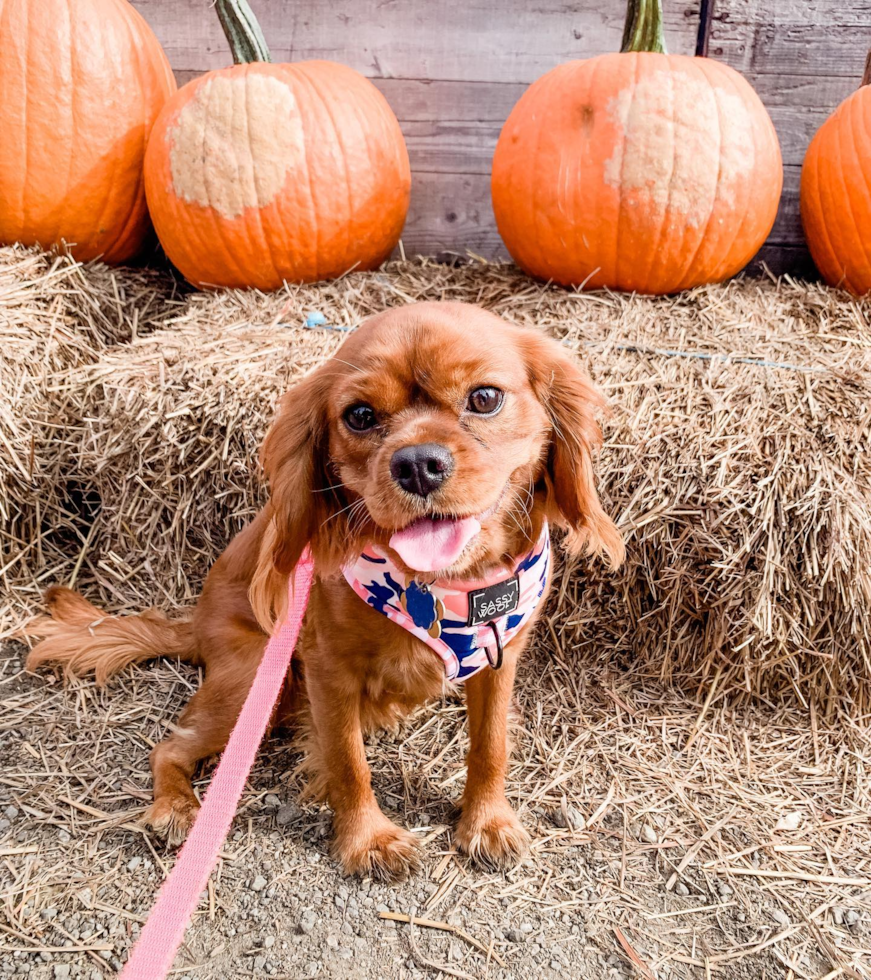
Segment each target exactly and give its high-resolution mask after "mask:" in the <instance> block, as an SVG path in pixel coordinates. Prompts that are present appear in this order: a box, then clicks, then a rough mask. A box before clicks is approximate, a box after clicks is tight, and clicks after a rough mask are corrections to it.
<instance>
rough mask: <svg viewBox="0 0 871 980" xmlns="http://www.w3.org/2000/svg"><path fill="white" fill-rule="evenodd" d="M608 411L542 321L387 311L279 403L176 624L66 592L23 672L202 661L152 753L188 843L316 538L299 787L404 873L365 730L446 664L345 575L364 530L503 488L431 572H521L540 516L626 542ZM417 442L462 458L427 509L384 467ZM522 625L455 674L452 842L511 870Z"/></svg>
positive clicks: (518, 835)
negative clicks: (507, 783) (527, 326)
mask: <svg viewBox="0 0 871 980" xmlns="http://www.w3.org/2000/svg"><path fill="white" fill-rule="evenodd" d="M484 384H488V385H495V386H497V387H500V388H502V389H504V391H505V392H506V399H505V404H504V407H503V409H502V411H501V412H499V413H498V414H497V415H495V416H493V417H488V418H482V417H480V416H470V415H469V414H468V413H465V412H464V411H463V407H464V404H465V400H466V398H467V396H468V393H469V391H470V390H471V389H473V388H475V387H477V386H480V385H484ZM358 401H367V402H369V403H371V404H372V405H373V406H374V407H375V408H376V409H377V410H378V412H379V417H380V418H381V420H382V424H381V426H380V427H379V430H378V431H377V432H372V433H369V434H360V433H353V432H351V431H350V430H349V429H348V428H347V426H346V425H345V424H344V422H343V421H342V414H343V412H344V410H345V409H346V408H347V407H348V406H349V405H351V404H353V403H355V402H358ZM602 407H603V402H602V399H601V397H600V396H599V394H598V393H597V392H596V391H595V389H594V388H593V387H592V385H591V384H590V382H589V380H588V379H587V378H586V376H585V375H584V374H583V373H582V372H581V371H580V369H579V368H578V367H577V365H576V364H575V363H574V361H573V360H572V359H571V357H570V356H569V355H568V354H567V353H566V352H565V351H564V350H563V349H562V348H561V346H560V345H559V344H557V343H556V342H555V341H553V340H550V339H548V338H546V337H544V336H543V335H540V334H538V333H537V332H535V331H533V330H520V329H519V328H516V327H513V326H510V325H508V324H507V323H505V322H504V321H502V320H500V319H499V318H498V317H495V316H493V315H492V314H490V313H486V312H484V311H483V310H480V309H478V308H477V307H473V306H467V305H465V304H459V303H441V304H439V303H422V304H417V305H412V306H407V307H403V308H399V309H395V310H391V311H389V312H386V313H382V314H380V315H379V316H376V317H374V318H373V319H372V320H370V321H368V323H366V324H365V325H364V326H362V327H361V328H360V329H359V330H358V331H357V332H356V333H354V334H353V335H352V336H351V337H350V339H349V340H348V341H347V342H346V343H345V344H344V345H343V347H342V348H341V350H340V351H339V353H338V354H337V355H336V357H334V358H332V359H331V360H329V361H327V362H326V363H325V364H323V365H322V366H321V367H319V368H318V369H317V370H315V371H314V372H312V373H311V374H309V375H308V376H307V377H306V378H305V379H303V381H301V382H300V383H299V384H298V385H296V386H295V387H294V388H293V389H292V390H291V391H290V392H288V394H287V395H286V396H285V397H284V400H283V404H282V411H281V413H280V415H279V417H278V419H277V420H276V422H275V424H274V425H273V427H272V429H271V431H270V433H269V435H268V437H267V439H266V442H265V444H264V448H263V463H264V468H265V470H266V473H267V476H268V478H269V483H270V488H271V498H270V502H269V504H268V505H267V507H266V508H265V509H264V510H263V511H262V512H261V513H260V514H259V515H258V516H257V518H256V519H255V520H254V521H253V522H252V524H251V525H250V526H249V527H248V528H246V529H245V530H244V531H243V532H242V533H241V534H239V535H238V536H237V537H236V538H235V539H234V540H233V542H232V543H231V544H230V546H229V548H227V550H226V551H225V552H224V554H223V555H222V556H221V557H220V558H219V559H218V561H217V562H216V563H215V566H214V568H213V569H212V571H211V572H210V574H209V577H208V579H207V581H206V585H205V587H204V589H203V594H202V596H201V597H200V600H199V603H198V605H197V607H196V609H195V611H194V613H193V617H192V618H191V619H190V620H189V621H184V622H179V623H175V624H172V623H169V622H168V621H167V620H165V619H163V618H161V617H159V616H158V614H155V613H146V614H143V615H142V616H133V617H126V618H116V617H104V616H102V614H101V613H100V612H99V610H97V609H96V608H95V607H93V606H91V605H90V604H89V603H87V602H86V601H85V600H84V599H82V598H81V597H79V596H76V595H75V594H74V593H71V592H69V591H68V590H64V589H57V590H54V591H53V592H52V594H51V596H50V599H51V602H50V605H51V613H52V617H53V618H49V617H42V618H40V619H39V620H38V621H37V622H35V623H34V624H33V625H32V627H31V628H30V630H29V633H30V635H32V636H36V637H43V638H44V639H43V642H42V643H40V644H39V645H38V646H37V647H36V648H35V650H34V651H33V653H32V654H31V657H30V659H29V661H28V665H29V666H30V667H33V666H36V665H38V664H42V663H46V662H49V661H52V662H56V663H59V664H63V665H64V666H65V668H66V669H67V670H68V671H69V672H71V673H82V672H84V671H86V670H92V669H93V670H94V671H95V672H96V674H97V678H98V680H100V681H102V680H103V679H105V677H106V676H108V675H109V674H111V673H114V672H116V671H117V670H119V669H120V668H121V667H122V666H124V665H126V664H128V663H131V662H133V661H138V660H142V659H145V658H146V657H149V656H158V655H161V654H170V655H173V656H177V657H181V658H182V659H187V660H192V661H194V662H197V663H200V664H202V665H203V666H204V667H205V681H204V683H203V686H202V687H201V688H200V690H199V691H198V692H197V693H196V694H195V695H194V697H193V698H192V699H191V701H190V703H189V704H188V705H187V707H186V708H185V710H184V712H183V713H182V716H181V718H180V721H179V726H180V730H179V731H177V732H176V733H175V734H173V735H172V736H171V737H170V738H169V739H167V740H166V741H165V742H162V743H161V744H160V745H158V746H157V747H156V748H155V749H154V751H153V753H152V756H151V765H152V771H153V774H154V803H153V804H152V806H151V808H150V810H149V812H148V815H147V819H148V821H149V822H150V823H151V825H152V826H153V827H154V828H155V829H156V830H158V831H161V832H163V833H165V834H166V835H167V836H168V837H169V838H170V839H172V840H180V839H181V838H182V837H183V836H184V834H185V833H186V831H187V829H188V827H189V826H190V824H191V822H192V820H193V818H194V816H195V814H196V809H197V801H196V799H195V797H194V794H193V791H192V789H191V784H190V780H191V777H192V775H193V773H194V770H195V768H196V766H197V763H198V762H199V761H200V760H201V759H204V758H206V757H208V756H211V755H214V754H215V753H217V752H220V751H221V750H222V748H223V747H224V745H225V743H226V740H227V737H228V735H229V732H230V730H231V728H232V725H233V723H234V721H235V718H236V716H237V715H238V712H239V709H240V707H241V704H242V702H243V700H244V697H245V694H246V693H247V690H248V687H249V685H250V681H251V678H252V676H253V674H254V672H255V670H256V669H257V665H258V663H259V661H260V658H261V655H262V652H263V649H264V646H265V644H266V637H267V632H268V630H269V629H270V628H271V627H272V625H273V623H274V621H275V619H276V618H278V617H280V616H281V614H282V611H283V608H284V601H285V599H284V597H285V595H286V588H287V577H288V574H289V572H290V570H291V569H292V568H293V566H294V564H295V563H296V561H297V560H298V558H299V556H300V554H301V552H302V550H303V549H304V547H305V546H306V544H310V545H311V547H312V551H313V553H314V555H315V560H316V568H317V577H316V580H315V583H314V586H313V589H312V594H311V600H310V603H309V609H308V613H307V615H306V619H305V623H304V626H303V631H302V636H301V640H300V643H299V646H298V649H297V653H296V656H295V659H294V665H293V671H292V677H291V679H290V683H289V685H288V690H287V692H286V696H285V699H284V702H283V710H286V711H290V712H293V713H294V714H295V716H296V717H297V719H298V720H300V721H301V722H302V723H303V725H304V727H305V729H306V730H307V732H308V736H307V738H308V754H309V762H310V766H311V770H312V774H313V779H312V783H311V789H312V791H313V792H314V793H315V794H317V795H318V796H321V797H323V798H325V799H326V800H328V801H329V803H330V805H331V806H332V808H333V811H334V814H335V819H334V829H335V845H334V852H335V854H336V857H337V858H338V860H339V861H340V862H341V864H342V866H343V867H344V869H345V870H346V871H347V872H375V873H380V874H382V875H386V876H397V875H402V874H404V873H405V872H407V871H408V869H409V868H410V867H412V866H414V865H415V863H416V860H417V847H416V844H415V841H414V839H413V837H412V835H411V834H410V833H408V831H406V830H404V829H402V828H401V827H399V826H397V825H396V824H394V823H392V822H391V821H390V820H389V819H388V818H387V817H386V816H385V815H384V814H383V813H382V812H381V810H380V808H379V806H378V803H377V802H376V799H375V795H374V793H373V791H372V787H371V780H370V773H369V768H368V766H367V763H366V755H365V751H364V743H363V738H364V734H365V733H366V732H368V731H370V730H373V729H377V728H381V727H384V726H385V725H388V724H390V723H392V722H394V721H395V720H396V719H397V718H398V717H400V716H401V715H403V714H404V713H406V712H407V711H409V710H411V709H412V708H414V707H415V706H416V705H418V704H420V703H421V702H422V701H425V700H427V699H430V698H434V697H438V696H439V695H440V694H442V692H443V690H444V685H445V679H444V672H443V667H442V665H441V662H440V660H439V659H438V657H436V655H435V654H434V653H433V652H432V651H431V650H430V649H429V648H428V647H426V646H425V645H423V644H422V643H420V642H419V641H418V640H416V639H415V638H414V637H413V636H412V635H411V634H409V633H407V632H405V631H404V630H402V629H401V628H400V627H398V626H396V625H395V624H393V623H391V622H390V621H389V620H387V619H386V618H385V617H383V616H381V615H380V614H379V613H377V612H376V611H375V610H373V609H372V608H370V607H369V606H367V605H366V604H365V603H363V602H361V601H360V599H359V598H358V597H357V596H356V595H355V594H354V592H353V591H352V590H351V589H350V587H349V586H348V585H347V584H346V583H345V581H344V579H343V578H342V577H341V575H340V574H338V571H339V569H340V567H341V564H342V562H343V561H344V560H346V559H347V558H348V557H350V556H351V555H353V554H355V553H359V551H360V549H361V548H362V547H364V546H365V545H366V544H368V543H378V544H380V545H383V546H386V545H387V542H388V540H389V538H390V534H391V532H392V531H393V530H395V529H397V528H401V527H404V526H405V525H406V524H408V523H409V522H410V521H412V520H413V519H415V518H416V517H418V516H420V515H421V514H423V513H425V512H427V511H428V510H430V509H431V510H433V511H437V512H440V513H448V514H458V515H461V516H466V515H471V514H478V513H482V512H484V511H486V510H487V508H488V507H490V506H491V505H493V504H494V503H495V502H496V501H497V500H501V502H500V503H499V506H498V507H497V508H496V510H495V512H494V513H493V516H492V517H490V518H488V519H487V520H485V521H484V523H483V529H482V531H481V533H480V534H479V535H478V536H477V537H476V538H475V539H473V541H472V542H471V543H470V544H469V546H468V547H467V549H466V550H465V552H464V553H463V554H462V555H461V557H460V559H459V560H458V562H457V563H456V564H455V565H454V566H452V567H451V568H450V569H446V570H444V572H443V573H442V577H447V578H451V577H453V578H461V579H469V578H483V577H485V576H487V575H488V574H492V573H493V571H494V569H497V568H501V567H505V566H513V563H514V561H515V560H516V559H517V558H518V557H519V556H521V555H522V554H524V553H525V552H526V551H527V550H528V549H529V547H530V544H531V542H532V541H535V540H536V538H537V536H538V534H539V532H540V529H541V527H542V523H543V521H544V519H545V518H547V519H549V520H550V521H552V522H553V523H555V524H557V525H560V526H562V527H564V528H565V529H566V530H567V532H568V533H567V535H566V538H565V542H566V545H567V547H568V548H569V549H570V550H571V551H573V552H579V551H582V550H586V551H587V552H588V553H592V554H605V555H606V556H607V557H608V558H609V559H610V561H611V563H612V564H617V563H619V562H620V561H621V560H622V556H623V545H622V542H621V539H620V536H619V534H618V532H617V529H616V528H615V526H614V524H613V522H612V521H611V520H610V519H609V518H608V517H607V516H606V514H605V513H604V511H603V510H602V507H601V505H600V503H599V500H598V497H597V496H596V492H595V486H594V480H593V470H592V457H591V454H592V451H593V450H594V448H595V447H596V446H597V445H598V444H599V442H600V439H601V436H600V431H599V426H598V423H597V422H596V418H595V414H596V412H597V411H598V410H599V409H601V408H602ZM426 441H437V442H439V443H441V444H443V445H445V446H447V447H448V448H449V449H450V450H451V452H452V453H453V456H454V459H455V468H454V471H453V473H452V474H451V476H450V478H449V479H448V480H447V481H446V482H445V484H444V485H443V486H442V487H441V488H440V489H439V490H438V491H437V492H436V493H434V494H433V495H432V496H431V497H430V498H427V500H426V501H424V500H423V499H422V498H413V497H412V496H411V495H410V494H407V493H404V492H402V491H399V490H398V488H397V486H396V484H395V483H393V481H392V479H391V477H390V474H389V466H388V464H389V459H390V456H391V454H392V453H393V452H394V451H395V450H396V449H397V448H398V447H401V446H404V445H408V444H411V443H418V442H426ZM506 486H507V492H505V493H504V494H503V488H505V487H506ZM500 494H502V496H501V498H500ZM397 562H398V564H400V565H401V562H399V560H398V556H397ZM528 634H529V627H527V628H526V629H525V630H523V631H522V632H521V634H519V635H518V636H517V637H515V638H514V639H513V640H512V642H511V643H509V644H508V645H507V647H506V650H505V660H504V664H503V666H502V668H501V669H500V670H499V671H493V670H490V669H486V670H484V671H482V672H481V673H479V674H477V675H475V676H474V677H473V678H471V679H470V680H469V681H468V682H467V684H466V702H467V708H468V716H469V736H470V750H469V755H468V779H467V782H466V788H465V791H464V793H463V797H462V815H461V817H460V821H459V825H458V827H457V832H456V840H457V843H458V844H459V846H460V847H461V848H463V849H464V850H465V851H467V852H468V853H469V854H471V855H472V856H473V857H475V858H477V859H478V860H480V861H482V862H484V863H486V864H490V865H495V866H504V865H510V864H512V863H514V862H515V861H516V860H518V858H519V857H520V856H521V855H522V854H523V852H524V849H525V847H526V843H527V835H526V832H525V831H524V830H523V828H522V827H521V825H520V823H519V821H518V820H517V817H516V816H515V814H514V812H513V811H512V810H511V807H510V806H509V804H508V802H507V800H506V798H505V792H504V780H505V768H506V764H507V756H508V733H507V724H508V714H509V707H510V701H511V691H512V687H513V683H514V676H515V671H516V667H517V661H518V658H519V657H520V654H521V653H522V652H523V649H524V647H525V646H526V642H527V639H528Z"/></svg>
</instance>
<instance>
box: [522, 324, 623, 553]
mask: <svg viewBox="0 0 871 980" xmlns="http://www.w3.org/2000/svg"><path fill="white" fill-rule="evenodd" d="M522 344H523V347H524V351H525V357H526V364H527V370H528V371H529V378H530V382H531V384H532V387H533V390H534V391H535V394H536V396H537V397H538V399H539V401H540V402H541V404H542V405H543V406H544V409H545V411H546V412H547V414H548V417H549V419H550V424H551V436H550V445H549V447H548V456H547V463H546V471H545V481H546V483H547V488H548V501H549V504H550V510H551V513H550V515H549V516H550V518H551V520H553V522H554V523H555V524H557V525H560V526H562V527H565V528H566V529H567V531H568V534H567V535H566V539H565V546H566V548H567V549H568V551H569V552H570V553H572V554H581V553H586V554H590V555H605V556H607V558H608V561H609V563H610V565H611V567H612V568H616V567H617V566H618V565H620V564H621V563H622V561H623V558H624V555H625V548H624V545H623V538H622V537H621V535H620V532H619V531H618V530H617V526H616V525H615V524H614V522H613V521H612V520H611V518H610V517H609V516H608V515H607V514H606V513H605V511H604V510H603V509H602V504H601V502H600V500H599V495H598V493H597V492H596V483H595V479H594V476H593V452H594V450H595V449H597V448H598V447H599V446H601V444H602V430H601V428H600V427H599V423H598V420H597V414H598V413H600V412H603V411H605V410H606V409H607V403H606V402H605V399H604V398H603V397H602V395H601V394H600V393H599V392H598V391H597V390H596V388H595V387H594V386H593V383H592V381H591V380H590V379H589V378H588V377H587V375H586V374H585V373H584V372H583V371H582V370H581V369H580V367H579V366H578V365H577V363H576V361H575V359H574V357H573V356H572V355H571V354H569V352H568V351H567V350H566V349H565V348H564V347H563V346H562V345H561V344H559V343H558V342H557V341H555V340H552V339H551V338H549V337H546V336H544V335H542V334H538V333H535V332H533V331H526V332H525V335H524V337H523V341H522Z"/></svg>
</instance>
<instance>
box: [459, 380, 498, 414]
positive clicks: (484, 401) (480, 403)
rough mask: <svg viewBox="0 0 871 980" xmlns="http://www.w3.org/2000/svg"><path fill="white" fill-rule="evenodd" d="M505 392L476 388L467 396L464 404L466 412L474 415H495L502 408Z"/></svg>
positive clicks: (489, 388) (496, 389)
mask: <svg viewBox="0 0 871 980" xmlns="http://www.w3.org/2000/svg"><path fill="white" fill-rule="evenodd" d="M504 398H505V392H503V391H500V390H499V389H498V388H491V387H489V386H487V387H485V388H476V389H475V390H474V391H473V392H471V394H470V395H469V400H468V401H467V402H466V411H467V412H474V413H475V414H476V415H495V414H496V413H497V412H498V411H499V409H500V408H502V401H503V399H504Z"/></svg>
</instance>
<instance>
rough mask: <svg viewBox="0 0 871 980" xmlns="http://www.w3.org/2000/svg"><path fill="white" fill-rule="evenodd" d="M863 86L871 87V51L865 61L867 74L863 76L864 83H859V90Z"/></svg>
mask: <svg viewBox="0 0 871 980" xmlns="http://www.w3.org/2000/svg"><path fill="white" fill-rule="evenodd" d="M863 85H871V51H869V52H868V57H867V58H866V59H865V73H864V74H863V75H862V81H861V82H859V88H862V86H863Z"/></svg>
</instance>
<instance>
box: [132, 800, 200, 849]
mask: <svg viewBox="0 0 871 980" xmlns="http://www.w3.org/2000/svg"><path fill="white" fill-rule="evenodd" d="M199 809H200V804H199V803H198V802H197V798H196V797H195V796H193V795H191V796H190V797H187V796H162V797H160V798H159V799H156V800H155V801H154V802H153V803H152V804H151V806H150V807H149V808H148V809H147V810H146V811H145V813H144V814H143V816H142V821H141V822H142V823H143V824H144V825H145V826H146V827H150V828H151V829H152V830H153V831H154V832H155V833H156V834H157V835H158V836H159V837H163V838H165V839H166V842H167V844H169V845H170V846H172V847H175V846H177V845H178V844H181V843H182V842H183V841H184V839H185V837H187V835H188V831H189V830H190V829H191V827H193V825H194V820H196V818H197V813H198V812H199Z"/></svg>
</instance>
